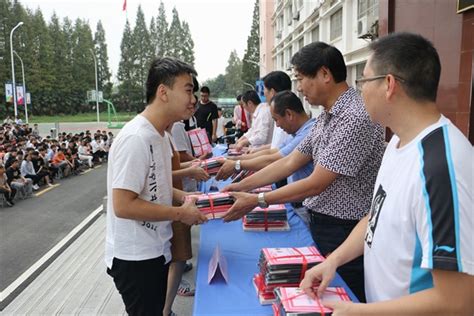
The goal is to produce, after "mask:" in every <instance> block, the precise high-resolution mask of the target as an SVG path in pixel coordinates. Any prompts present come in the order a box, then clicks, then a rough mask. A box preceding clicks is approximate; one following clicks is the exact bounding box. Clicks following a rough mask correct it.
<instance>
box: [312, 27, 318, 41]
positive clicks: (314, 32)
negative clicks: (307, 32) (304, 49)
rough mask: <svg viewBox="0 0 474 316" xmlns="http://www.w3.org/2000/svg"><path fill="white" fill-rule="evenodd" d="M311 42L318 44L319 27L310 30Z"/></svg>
mask: <svg viewBox="0 0 474 316" xmlns="http://www.w3.org/2000/svg"><path fill="white" fill-rule="evenodd" d="M311 42H319V25H318V26H316V27H315V28H314V29H312V30H311Z"/></svg>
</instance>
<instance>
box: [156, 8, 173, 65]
mask: <svg viewBox="0 0 474 316" xmlns="http://www.w3.org/2000/svg"><path fill="white" fill-rule="evenodd" d="M153 37H154V39H155V43H154V46H153V47H154V48H155V56H157V57H163V56H167V55H168V54H169V43H168V42H169V41H168V22H167V21H166V11H165V5H164V4H163V2H162V1H160V6H159V8H158V17H157V18H156V31H155V32H154V33H153Z"/></svg>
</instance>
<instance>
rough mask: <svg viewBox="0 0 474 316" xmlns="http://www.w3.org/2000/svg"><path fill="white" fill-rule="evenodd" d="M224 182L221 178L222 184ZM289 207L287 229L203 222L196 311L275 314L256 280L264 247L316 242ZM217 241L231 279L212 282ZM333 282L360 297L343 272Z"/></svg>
mask: <svg viewBox="0 0 474 316" xmlns="http://www.w3.org/2000/svg"><path fill="white" fill-rule="evenodd" d="M214 153H215V154H214V155H215V156H216V155H219V154H220V153H222V148H216V149H215V152H214ZM211 183H212V180H209V181H208V182H207V183H205V185H204V186H203V188H204V189H205V190H206V189H209V186H210V184H211ZM214 184H215V182H214ZM223 184H224V183H222V182H219V183H218V186H219V187H222V185H223ZM287 207H288V208H289V209H290V210H289V212H288V219H289V223H290V227H291V230H290V231H287V232H244V231H243V229H242V221H241V220H238V221H235V222H231V223H224V222H223V221H222V220H220V219H217V220H210V221H209V222H208V223H206V224H204V225H202V226H201V237H200V245H199V254H198V265H197V275H196V294H195V298H194V311H193V314H194V315H222V316H223V315H272V309H271V305H266V306H262V305H260V302H259V300H258V297H257V294H256V291H255V288H254V286H253V283H252V277H253V275H254V274H256V273H257V272H258V266H257V263H258V259H259V255H260V250H261V249H262V248H264V247H304V246H311V245H314V242H313V239H312V238H311V234H310V232H309V230H308V228H307V227H306V226H305V225H304V223H303V222H302V220H301V219H300V218H299V217H298V216H297V215H296V214H295V213H294V212H293V210H292V209H291V207H290V206H289V205H287ZM217 245H219V247H220V249H221V251H222V253H223V255H224V257H225V259H226V260H227V264H228V277H229V282H228V283H225V281H223V280H222V279H218V280H214V281H213V282H212V283H211V284H208V282H207V281H208V268H209V260H210V258H211V256H212V254H213V251H214V249H215V247H216V246H217ZM216 281H217V282H216ZM332 285H334V286H344V287H345V288H346V290H347V291H348V293H349V296H350V297H351V299H352V300H353V301H357V298H356V297H355V296H354V294H353V293H352V291H351V290H350V289H349V288H348V287H347V286H346V284H345V283H344V281H342V279H341V278H340V277H339V276H336V278H335V279H334V281H333V283H332Z"/></svg>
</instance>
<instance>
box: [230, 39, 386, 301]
mask: <svg viewBox="0 0 474 316" xmlns="http://www.w3.org/2000/svg"><path fill="white" fill-rule="evenodd" d="M291 62H292V64H293V66H294V70H295V75H296V78H297V80H298V91H300V92H301V93H302V94H303V95H304V96H305V97H306V99H307V100H308V102H309V103H310V104H312V105H322V106H323V107H324V111H323V112H322V113H321V115H320V116H319V117H318V118H317V119H316V123H315V125H314V127H313V128H312V129H311V131H310V132H309V133H308V135H307V136H306V137H305V138H304V139H303V140H302V141H301V143H300V144H299V145H298V146H297V148H296V150H295V151H293V152H292V153H291V154H290V155H288V156H286V157H285V158H283V159H280V160H278V161H276V162H274V163H272V164H271V165H269V166H267V167H266V168H264V169H262V170H260V171H259V172H257V173H256V174H255V175H253V176H251V177H249V178H247V179H245V180H243V181H242V182H240V183H239V184H238V187H237V188H233V187H232V186H231V187H229V188H228V190H229V191H233V190H245V191H247V190H251V189H253V188H257V187H260V186H262V185H266V184H270V183H274V182H275V181H278V180H280V179H282V178H286V177H288V176H289V175H290V174H292V173H293V172H295V171H296V170H298V169H299V168H301V167H303V166H304V165H306V164H307V163H308V162H312V163H313V166H314V171H313V172H312V174H311V175H310V176H308V177H307V178H304V179H301V180H299V181H296V182H293V183H291V184H289V185H287V186H285V187H283V188H280V189H278V190H275V191H272V192H268V193H264V194H259V195H258V196H257V195H255V194H248V193H239V192H237V193H233V194H234V196H235V197H236V198H237V199H236V201H235V204H234V205H233V207H232V208H231V209H230V210H229V212H228V214H227V215H226V216H225V217H224V220H226V221H231V220H236V219H238V218H240V217H242V216H243V215H244V214H246V213H247V212H249V211H251V210H252V209H253V208H254V207H255V206H257V205H258V206H261V207H265V205H267V204H277V203H287V202H298V201H302V200H304V199H305V200H304V203H303V205H304V206H305V207H306V208H308V209H309V211H310V229H311V234H312V237H313V240H314V241H315V243H316V245H317V246H318V248H319V249H320V250H321V252H322V253H323V254H324V255H328V254H329V253H331V252H332V251H334V249H336V248H337V247H338V246H339V245H340V244H341V243H342V242H343V241H344V240H345V239H346V238H347V236H349V234H350V232H351V231H352V229H353V228H354V226H355V225H356V224H357V223H358V222H359V220H360V219H362V218H363V217H364V216H365V215H366V214H367V212H368V210H369V207H370V201H371V198H372V191H373V187H374V183H375V179H376V175H377V171H378V168H379V166H380V163H381V160H382V155H383V150H384V141H383V130H382V128H381V126H380V125H378V124H375V123H373V122H372V121H371V120H370V117H369V115H368V114H367V112H366V110H365V108H364V103H363V101H362V98H361V96H360V95H359V93H358V92H357V91H356V90H355V89H354V88H351V87H349V86H348V85H347V83H346V75H347V72H346V65H345V63H344V58H343V56H342V54H341V52H340V51H339V50H338V49H337V48H335V47H333V46H330V45H328V44H325V43H322V42H316V43H311V44H309V45H307V46H305V47H303V48H302V49H301V50H300V51H299V52H297V53H296V54H295V55H294V56H293V58H292V60H291ZM338 272H339V273H340V274H341V276H342V278H343V279H344V280H345V281H346V282H347V284H348V285H349V287H350V288H351V289H352V290H353V292H354V293H355V294H356V295H357V296H358V298H359V299H360V300H361V301H365V295H364V271H363V258H362V257H359V258H356V259H355V260H353V261H352V262H350V263H348V264H346V265H344V266H342V267H341V268H340V269H339V270H338Z"/></svg>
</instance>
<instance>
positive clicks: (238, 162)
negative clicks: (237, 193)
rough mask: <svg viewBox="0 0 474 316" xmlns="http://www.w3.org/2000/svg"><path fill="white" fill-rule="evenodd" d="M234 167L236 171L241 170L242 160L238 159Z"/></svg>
mask: <svg viewBox="0 0 474 316" xmlns="http://www.w3.org/2000/svg"><path fill="white" fill-rule="evenodd" d="M234 169H235V171H237V172H240V170H241V169H242V168H241V167H240V160H237V161H236V162H235V167H234Z"/></svg>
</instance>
